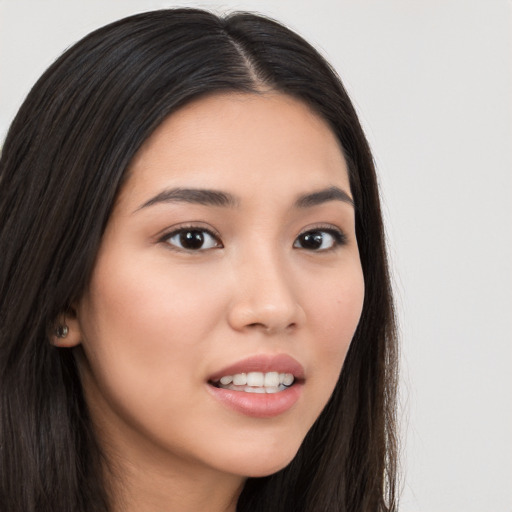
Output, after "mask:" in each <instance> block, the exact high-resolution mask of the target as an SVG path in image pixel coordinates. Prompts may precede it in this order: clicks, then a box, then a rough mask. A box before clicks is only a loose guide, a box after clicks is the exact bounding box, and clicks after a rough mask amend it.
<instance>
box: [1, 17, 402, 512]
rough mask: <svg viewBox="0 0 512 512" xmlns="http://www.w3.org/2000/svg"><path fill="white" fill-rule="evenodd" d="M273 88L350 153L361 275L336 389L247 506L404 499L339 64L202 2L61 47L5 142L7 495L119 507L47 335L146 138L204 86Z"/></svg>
mask: <svg viewBox="0 0 512 512" xmlns="http://www.w3.org/2000/svg"><path fill="white" fill-rule="evenodd" d="M262 87H264V88H266V89H271V90H275V91H280V92H283V93H285V94H289V95H291V96H294V97H296V98H299V99H300V100H302V101H304V102H305V103H307V104H308V105H309V106H310V107H311V108H312V109H314V110H315V111H316V112H317V113H318V114H319V115H320V116H321V117H323V118H324V119H325V120H326V121H327V122H328V123H329V124H330V126H331V128H332V130H333V132H334V133H335V134H336V136H337V137H338V139H339V141H340V144H341V146H342V149H343V151H344V155H345V158H346V161H347V163H348V167H349V175H350V176H349V177H350V184H351V191H352V194H353V197H354V202H355V207H356V234H357V240H358V244H359V251H360V257H361V263H362V268H363V273H364V279H365V288H366V295H365V301H364V306H363V312H362V317H361V320H360V323H359V326H358V328H357V332H356V334H355V336H354V339H353V341H352V344H351V347H350V350H349V353H348V355H347V358H346V361H345V364H344V367H343V371H342V373H341V377H340V379H339V382H338V383H337V386H336V389H335V391H334V393H333V395H332V397H331V399H330V401H329V403H328V405H327V406H326V408H325V409H324V411H323V412H322V414H321V416H320V417H319V418H318V420H317V421H316V423H315V424H314V426H313V427H312V429H311V430H310V432H309V433H308V435H307V437H306V439H305V440H304V442H303V444H302V446H301V448H300V449H299V451H298V453H297V455H296V457H295V459H294V460H293V461H292V462H291V464H289V465H288V466H287V467H286V468H284V469H283V470H281V471H279V472H278V473H276V474H273V475H270V476H267V477H264V478H255V479H249V480H248V481H247V483H246V485H245V488H244V490H243V492H242V495H241V496H240V499H239V502H238V510H239V511H240V512H242V511H244V512H246V511H247V512H249V511H250V512H277V511H280V512H292V511H293V512H317V511H318V512H340V511H347V512H348V511H353V512H364V511H392V510H396V507H397V505H396V503H397V498H396V495H397V492H396V487H397V486H396V472H397V471H396V470H397V447H396V438H395V415H396V412H395V406H396V384H397V381H396V373H397V345H396V336H395V328H394V315H393V307H392V298H391V292H390V284H389V276H388V267H387V263H386V252H385V243H384V236H383V226H382V219H381V212H380V206H379V195H378V189H377V181H376V176H375V170H374V165H373V160H372V156H371V153H370V149H369V147H368V144H367V141H366V139H365V136H364V134H363V131H362V129H361V126H360V124H359V121H358V119H357V116H356V113H355V111H354V108H353V106H352V104H351V102H350V100H349V98H348V96H347V94H346V92H345V90H344V88H343V86H342V84H341V81H340V79H339V78H338V76H337V75H336V73H335V72H334V71H333V70H332V69H331V67H330V66H329V65H328V64H327V63H326V61H325V60H324V59H323V58H322V57H321V56H320V55H319V53H318V52H317V51H315V50H314V49H313V48H312V47H311V46H310V45H309V44H308V43H306V42H305V41H304V40H303V39H302V38H301V37H299V36H298V35H296V34H295V33H293V32H291V31H290V30H288V29H287V28H285V27H283V26H282V25H280V24H278V23H277V22H275V21H272V20H269V19H267V18H264V17H261V16H257V15H253V14H247V13H237V14H231V15H228V16H226V17H218V16H216V15H214V14H211V13H208V12H205V11H201V10H196V9H174V10H162V11H155V12H148V13H144V14H140V15H136V16H132V17H129V18H126V19H123V20H121V21H118V22H115V23H112V24H110V25H108V26H106V27H104V28H101V29H99V30H97V31H95V32H93V33H92V34H90V35H88V36H87V37H85V38H84V39H83V40H81V41H80V42H79V43H77V44H76V45H75V46H73V47H72V48H70V49H69V50H68V51H66V52H65V53H64V54H63V55H62V56H61V57H60V58H59V59H58V60H57V61H56V62H55V63H54V64H53V65H52V66H51V67H50V68H49V69H48V70H47V71H46V72H45V73H44V75H43V76H42V77H41V79H40V80H39V81H38V82H37V84H36V85H35V86H34V88H33V89H32V91H31V92H30V94H29V95H28V97H27V99H26V101H25V102H24V104H23V106H22V107H21V109H20V111H19V113H18V115H17V116H16V118H15V120H14V122H13V123H12V126H11V128H10V130H9V132H8V135H7V138H6V140H5V144H4V148H3V152H2V156H1V160H0V258H1V264H0V509H1V511H2V512H55V511H58V512H92V511H95V512H107V511H108V510H110V504H109V495H108V492H107V491H106V490H105V483H104V479H103V477H102V471H101V469H102V467H103V462H102V454H101V450H100V448H99V446H98V444H97V442H96V439H95V436H94V434H93V429H92V425H91V421H90V418H89V415H88V410H87V406H86V403H85V401H84V397H83V394H82V388H81V384H80V379H79V377H78V372H77V367H76V365H75V358H74V356H73V352H72V350H71V349H62V348H56V347H54V346H52V344H51V343H50V342H49V333H50V331H51V329H53V328H54V326H55V321H56V318H57V317H58V315H59V314H62V313H63V312H65V311H67V309H68V308H69V306H70V304H72V303H73V302H74V301H76V300H77V299H78V298H80V296H81V295H82V293H83V291H84V289H85V287H86V286H87V283H88V281H89V278H90V276H91V271H92V268H93V266H94V262H95V257H96V254H97V251H98V247H99V245H100V242H101V237H102V234H103V231H104V228H105V225H106V223H107V221H108V219H109V216H110V212H111V210H112V206H113V204H114V201H115V199H116V196H117V194H118V193H119V190H120V188H121V187H122V185H123V182H124V180H125V179H126V169H127V168H128V166H129V164H130V161H131V159H132V158H133V156H134V154H135V153H136V152H137V150H138V149H139V148H140V147H141V144H142V143H143V142H144V141H145V140H146V139H147V138H148V137H149V136H150V135H151V134H152V132H153V131H154V130H155V128H156V127H157V126H158V125H159V124H160V123H161V122H162V120H163V119H165V118H166V117H167V116H168V115H169V114H171V113H172V112H173V111H175V110H176V109H177V108H178V107H180V106H182V105H183V104H185V103H187V102H190V101H193V100H194V99H196V98H198V97H200V96H203V95H206V94H208V93H213V92H218V91H225V92H226V91H238V92H250V93H258V91H260V90H261V89H262Z"/></svg>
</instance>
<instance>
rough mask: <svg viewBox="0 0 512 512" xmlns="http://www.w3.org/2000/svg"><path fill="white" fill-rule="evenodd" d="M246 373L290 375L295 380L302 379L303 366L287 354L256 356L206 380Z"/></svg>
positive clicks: (238, 362)
mask: <svg viewBox="0 0 512 512" xmlns="http://www.w3.org/2000/svg"><path fill="white" fill-rule="evenodd" d="M248 372H262V373H267V372H278V373H291V374H292V375H293V376H294V377H295V379H303V378H304V368H303V366H302V365H301V364H300V363H299V362H298V361H297V360H296V359H294V358H293V357H292V356H289V355H288V354H277V355H270V354H258V355H255V356H251V357H248V358H246V359H242V360H240V361H237V362H236V363H234V364H231V365H229V366H226V367H225V368H222V369H221V370H219V371H217V372H215V373H214V374H212V375H211V376H210V377H209V378H208V380H209V381H213V382H215V381H216V380H219V379H220V378H221V377H224V376H225V375H235V374H237V373H248Z"/></svg>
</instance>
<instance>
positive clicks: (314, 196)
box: [295, 186, 354, 208]
mask: <svg viewBox="0 0 512 512" xmlns="http://www.w3.org/2000/svg"><path fill="white" fill-rule="evenodd" d="M328 201H342V202H343V203H348V204H349V205H351V206H354V200H353V199H352V198H351V197H350V196H349V195H348V194H347V193H346V192H345V191H344V190H342V189H341V188H338V187H334V186H333V187H329V188H326V189H323V190H318V191H317V192H312V193H311V194H304V195H302V196H300V197H299V198H298V199H297V201H295V206H296V207H297V208H311V207H313V206H318V205H320V204H323V203H327V202H328Z"/></svg>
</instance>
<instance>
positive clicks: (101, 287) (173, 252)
mask: <svg viewBox="0 0 512 512" xmlns="http://www.w3.org/2000/svg"><path fill="white" fill-rule="evenodd" d="M175 187H180V188H186V189H210V190H216V191H222V192H225V193H229V194H231V195H232V196H234V197H235V199H236V204H234V205H230V206H216V205H205V204H195V203H192V202H183V201H156V202H154V203H153V204H149V205H147V203H148V201H150V200H151V199H152V198H154V197H155V196H158V194H160V193H161V192H162V191H164V190H168V189H172V188H175ZM329 187H337V188H339V189H340V190H342V191H344V192H345V193H346V194H347V196H350V186H349V180H348V174H347V167H346V162H345V160H344V158H343V155H342V152H341V150H340V147H339V144H338V142H337V140H336V138H335V136H334V135H333V133H332V131H331V130H330V128H329V127H328V125H327V124H326V123H325V122H324V121H323V120H322V119H321V118H320V117H318V116H317V115H316V114H314V113H313V112H312V111H311V110H310V109H309V108H308V107H307V106H306V105H304V104H303V103H301V102H300V101H298V100H296V99H293V98H290V97H287V96H285V95H282V94H278V93H274V92H267V93H261V94H234V93H229V94H217V95H213V96H209V97H207V98H203V99H200V100H198V101H195V102H193V103H191V104H188V105H186V106H185V107H183V108H181V109H180V110H179V111H178V112H176V113H174V114H172V115H171V116H170V117H169V118H168V119H166V120H165V121H164V122H163V123H162V125H161V126H160V127H159V128H158V129H157V130H156V131H155V132H154V133H153V135H152V136H151V137H150V138H149V139H148V140H147V141H146V143H145V144H144V145H143V147H142V148H141V150H140V151H139V152H138V153H137V155H136V157H135V159H134V161H133V162H132V164H131V167H130V169H129V177H128V180H127V182H126V184H125V186H124V188H123V190H122V191H121V194H120V196H119V198H118V200H117V202H116V204H115V207H114V210H113V213H112V216H111V218H110V220H109V223H108V225H107V228H106V231H105V234H104V238H103V241H102V244H101V247H100V250H99V254H98V256H97V261H96V264H95V268H94V272H93V275H92V279H91V281H90V284H89V287H88V289H87V292H86V293H85V294H84V296H83V297H82V299H81V300H80V302H79V303H78V304H76V307H75V314H73V315H71V314H70V315H69V316H68V317H67V318H66V319H65V320H66V323H67V324H68V326H69V328H70V333H69V335H68V336H67V337H66V338H65V339H58V340H55V343H56V344H58V345H61V346H77V347H78V348H77V357H78V361H79V368H80V372H81V378H82V382H83V387H84V391H85V395H86V400H87V402H88V404H89V407H90V409H91V415H92V419H93V423H94V425H95V427H96V429H97V433H98V436H99V439H100V443H101V444H102V446H103V447H104V450H105V452H106V454H107V458H108V460H109V461H110V464H111V466H112V468H113V472H112V477H111V481H110V485H111V488H112V493H113V495H114V497H115V498H114V501H115V506H116V507H117V508H116V510H124V511H127V512H131V511H138V512H141V511H146V510H147V511H149V510H151V511H152V512H154V511H162V512H163V511H174V510H176V511H178V510H179V511H180V512H183V511H189V510H190V511H197V510H209V511H211V512H214V511H234V510H235V507H236V500H237V497H238V495H239V493H240V491H241V489H242V487H243V483H244V481H245V479H246V478H247V477H249V476H263V475H268V474H271V473H273V472H275V471H278V470H279V469H281V468H283V467H284V466H285V465H287V464H288V463H289V462H290V461H291V459H292V458H293V457H294V455H295V454H296V452H297V450H298V448H299V446H300V444H301V442H302V440H303V439H304V436H305V435H306V433H307V432H308V430H309V429H310V427H311V426H312V424H313V423H314V421H315V420H316V418H317V417H318V415H319V414H320V412H321V411H322V409H323V407H324V406H325V404H326V403H327V401H328V399H329V397H330V395H331V393H332V391H333V389H334V386H335V384H336V382H337V379H338V376H339V373H340V371H341V368H342V365H343V361H344V359H345V355H346V352H347V349H348V347H349V344H350V341H351V339H352V336H353V334H354V331H355V329H356V326H357V323H358V320H359V317H360V313H361V308H362V303H363V297H364V282H363V276H362V271H361V265H360V260H359V252H358V247H357V241H356V237H355V228H354V208H353V206H352V205H351V204H350V202H347V201H345V200H340V199H338V198H334V199H332V198H331V199H330V200H325V201H322V202H321V203H320V204H315V205H313V206H308V207H304V206H303V207H298V206H297V205H296V204H295V203H296V200H297V198H298V197H299V196H301V195H305V194H311V193H314V192H317V191H319V190H324V189H329ZM143 205H146V206H143ZM191 227H194V229H196V230H201V229H208V230H210V231H212V232H213V233H214V235H215V236H213V237H211V238H209V237H208V238H206V239H205V240H206V241H207V242H208V243H207V244H206V245H205V246H204V247H205V249H204V250H190V249H189V250H187V249H183V248H180V247H179V246H178V245H179V236H174V237H173V238H169V233H172V232H176V230H177V229H179V228H188V229H190V228H191ZM312 229H315V230H316V231H317V232H318V231H321V232H320V239H321V240H322V244H323V245H322V247H323V248H325V249H321V250H312V249H311V248H305V247H304V245H303V244H302V242H301V240H303V239H301V238H298V237H299V235H301V234H302V233H303V232H304V231H308V230H312ZM326 229H329V230H339V231H341V232H343V236H344V237H345V241H344V243H342V244H337V243H333V241H334V238H333V237H332V236H331V235H330V234H329V232H326V231H325V230H326ZM322 230H323V231H322ZM207 247H210V248H207ZM257 354H288V355H290V356H292V357H293V358H295V359H296V360H297V361H298V362H299V363H300V364H302V366H303V367H304V370H305V379H304V387H303V390H302V393H301V396H300V398H299V400H298V401H297V403H295V404H294V405H293V407H291V409H289V410H287V411H286V412H285V413H283V414H280V415H278V416H276V417H272V418H254V417H249V416H247V415H245V414H241V413H240V412H237V411H234V410H232V409H230V408H229V407H226V406H225V405H224V404H222V403H220V402H219V401H218V400H216V399H215V398H214V397H213V396H212V394H211V393H210V392H209V391H208V384H207V380H208V377H209V376H211V375H212V374H213V373H214V372H217V371H218V370H220V369H222V368H224V367H226V366H228V365H230V364H233V363H235V362H237V361H239V360H242V359H245V358H247V357H249V356H253V355H257Z"/></svg>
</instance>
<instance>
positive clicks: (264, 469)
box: [229, 449, 297, 478]
mask: <svg viewBox="0 0 512 512" xmlns="http://www.w3.org/2000/svg"><path fill="white" fill-rule="evenodd" d="M296 454H297V449H294V450H290V451H288V452H286V453H285V452H283V451H281V450H280V452H279V453H276V452H274V453H269V452H268V450H265V449H263V450H261V451H260V452H259V453H258V454H257V455H254V456H253V457H250V456H245V457H244V460H238V461H233V460H232V461H231V463H230V464H229V467H230V472H233V473H236V474H238V475H243V476H244V477H247V478H260V477H264V476H269V475H272V474H274V473H277V472H278V471H281V470H282V469H284V468H285V467H286V466H288V464H290V462H291V461H292V460H293V459H294V457H295V455H296Z"/></svg>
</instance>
